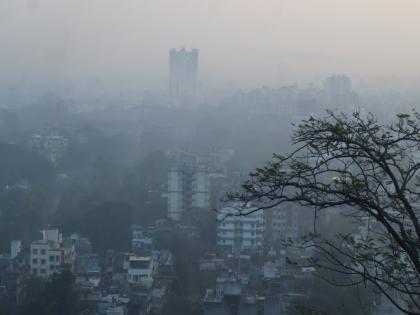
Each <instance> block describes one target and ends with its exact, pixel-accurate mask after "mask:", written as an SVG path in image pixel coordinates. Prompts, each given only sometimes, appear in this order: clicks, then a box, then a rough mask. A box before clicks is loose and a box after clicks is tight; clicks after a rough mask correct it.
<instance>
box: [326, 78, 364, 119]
mask: <svg viewBox="0 0 420 315" xmlns="http://www.w3.org/2000/svg"><path fill="white" fill-rule="evenodd" d="M324 103H325V104H324V105H325V106H326V108H328V109H338V110H340V111H344V112H353V111H354V110H356V109H357V108H358V106H359V98H358V95H357V94H356V93H354V92H353V90H352V88H351V80H350V78H349V77H347V76H346V75H332V76H330V77H328V78H327V79H326V80H325V83H324Z"/></svg>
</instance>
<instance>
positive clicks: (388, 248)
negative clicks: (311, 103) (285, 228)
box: [230, 111, 420, 314]
mask: <svg viewBox="0 0 420 315" xmlns="http://www.w3.org/2000/svg"><path fill="white" fill-rule="evenodd" d="M292 139H293V143H294V145H295V147H296V150H295V151H294V152H292V153H291V154H290V155H287V156H280V155H274V158H273V160H272V161H271V162H269V163H267V165H265V166H264V167H262V168H258V169H256V170H255V171H254V172H253V173H251V174H250V177H249V179H248V181H246V182H245V183H244V185H243V191H242V192H240V193H236V194H232V195H230V198H232V199H234V200H239V201H242V202H245V203H247V202H252V203H253V204H254V205H257V209H255V210H253V211H258V210H260V209H268V208H273V207H276V206H277V205H279V204H281V203H285V202H293V203H299V204H300V205H302V206H306V207H308V206H309V207H311V208H313V209H315V212H316V213H318V214H319V213H322V212H321V211H322V210H323V209H327V208H330V209H331V208H332V209H335V210H337V211H340V212H341V213H342V214H343V215H345V216H348V217H349V218H350V219H351V220H352V221H353V223H354V226H355V227H357V229H358V233H347V234H344V233H341V234H337V235H336V237H335V238H334V239H327V238H325V237H323V236H322V233H319V231H317V230H316V224H315V225H314V227H315V229H314V232H313V233H311V234H310V235H306V236H305V237H303V238H302V241H301V242H299V246H310V247H312V248H313V250H314V252H315V254H314V257H312V258H311V260H310V263H311V264H312V265H313V266H317V267H319V268H325V269H327V270H330V271H334V272H338V273H341V274H345V275H348V279H350V280H351V281H350V282H349V283H338V285H356V284H360V283H362V284H363V283H371V284H373V285H374V286H375V287H376V288H377V289H378V290H379V291H380V292H381V293H382V294H384V295H385V296H386V297H387V298H388V299H389V300H390V301H391V302H392V303H393V304H394V305H395V306H396V307H397V308H398V309H399V310H401V311H402V312H404V313H407V314H420V303H419V301H420V256H419V254H420V224H419V214H420V189H419V186H420V177H419V174H418V171H419V169H420V114H419V113H417V112H415V111H413V112H412V113H410V114H400V115H397V117H396V118H395V121H393V122H392V123H389V124H381V123H379V122H378V120H377V119H376V118H375V117H374V116H373V115H372V114H368V115H361V114H360V113H358V112H356V113H354V114H352V115H345V114H337V113H334V112H331V111H328V112H327V114H326V116H325V117H322V118H313V117H311V118H309V119H308V120H304V121H303V122H302V123H301V124H300V125H298V126H297V127H296V129H295V131H294V133H293V136H292ZM248 213H249V212H246V210H244V211H242V212H240V213H239V215H247V214H248ZM308 215H309V214H308ZM294 245H297V244H294ZM327 280H328V279H327ZM335 284H337V283H335Z"/></svg>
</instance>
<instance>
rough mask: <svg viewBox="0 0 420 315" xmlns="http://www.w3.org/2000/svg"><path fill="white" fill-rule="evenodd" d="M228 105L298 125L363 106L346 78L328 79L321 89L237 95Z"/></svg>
mask: <svg viewBox="0 0 420 315" xmlns="http://www.w3.org/2000/svg"><path fill="white" fill-rule="evenodd" d="M229 102H230V103H231V104H234V105H236V106H238V107H240V108H242V110H244V111H246V112H248V113H251V114H274V115H279V116H282V117H285V116H287V117H290V118H291V119H293V120H298V121H299V120H302V119H306V118H308V117H309V116H310V115H315V116H316V115H322V114H324V113H325V110H327V109H331V110H338V111H340V112H346V113H349V112H353V111H355V110H356V109H359V108H360V106H361V103H360V100H359V96H358V95H357V93H356V92H354V91H353V89H352V85H351V79H350V78H349V77H347V76H346V75H332V76H330V77H328V78H327V79H326V80H325V82H324V84H323V86H322V87H321V88H317V87H315V86H314V85H308V86H307V87H305V88H300V87H299V86H297V85H291V86H283V87H280V88H270V87H261V88H257V89H254V90H251V91H248V92H237V93H236V94H235V95H234V96H233V98H232V99H229Z"/></svg>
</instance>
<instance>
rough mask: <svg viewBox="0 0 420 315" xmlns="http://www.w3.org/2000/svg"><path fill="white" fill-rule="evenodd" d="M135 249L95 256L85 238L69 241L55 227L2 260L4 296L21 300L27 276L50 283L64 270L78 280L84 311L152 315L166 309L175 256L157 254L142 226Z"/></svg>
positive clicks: (0, 280) (15, 246)
mask: <svg viewBox="0 0 420 315" xmlns="http://www.w3.org/2000/svg"><path fill="white" fill-rule="evenodd" d="M131 232H132V240H131V244H132V250H131V251H130V252H118V251H114V250H111V249H110V250H108V251H107V252H106V253H105V255H100V254H98V253H95V252H93V251H92V244H91V242H90V241H89V239H87V238H86V237H83V236H81V235H79V234H72V235H70V236H67V237H64V236H63V235H62V233H61V232H60V231H59V230H58V229H57V228H54V227H47V228H45V229H44V230H42V231H41V236H42V237H41V239H39V240H34V241H32V242H31V243H30V244H29V246H27V247H26V248H25V247H24V246H22V242H21V241H18V240H15V241H13V242H12V243H11V249H10V254H7V255H1V256H0V295H2V296H4V295H6V296H10V298H12V299H17V300H18V301H19V299H20V298H21V297H22V296H24V295H25V286H24V280H25V279H27V278H28V277H37V278H40V279H44V280H46V279H49V278H50V277H51V276H53V275H54V274H57V273H61V272H63V271H65V270H68V271H71V272H72V273H73V274H74V276H75V289H76V290H77V292H78V294H79V296H80V298H81V303H82V305H83V307H85V309H86V310H90V311H91V313H92V314H97V315H127V314H128V313H129V311H130V314H150V310H151V309H153V310H155V311H159V310H160V309H161V308H162V305H163V302H164V299H165V296H166V294H167V293H168V290H169V287H170V284H171V282H172V281H173V278H174V276H173V264H174V262H173V256H172V254H171V253H170V252H169V251H167V250H157V249H156V248H155V244H154V242H153V240H152V238H150V237H148V236H146V235H145V233H144V232H143V229H142V228H141V227H139V226H133V227H132V231H131Z"/></svg>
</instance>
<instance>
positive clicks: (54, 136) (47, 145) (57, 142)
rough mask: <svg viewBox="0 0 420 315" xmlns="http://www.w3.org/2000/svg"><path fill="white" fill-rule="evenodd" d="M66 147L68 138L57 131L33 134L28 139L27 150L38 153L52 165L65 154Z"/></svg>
mask: <svg viewBox="0 0 420 315" xmlns="http://www.w3.org/2000/svg"><path fill="white" fill-rule="evenodd" d="M68 145H69V140H68V138H67V137H65V136H64V135H61V134H60V132H58V131H57V130H53V131H50V132H34V133H33V134H32V135H31V137H30V139H29V148H30V149H32V150H36V151H38V152H39V153H40V154H42V155H43V156H44V157H45V158H46V159H47V160H49V161H50V162H53V163H56V162H57V160H58V159H59V158H61V157H63V156H64V155H65V154H66V152H67V149H68Z"/></svg>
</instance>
